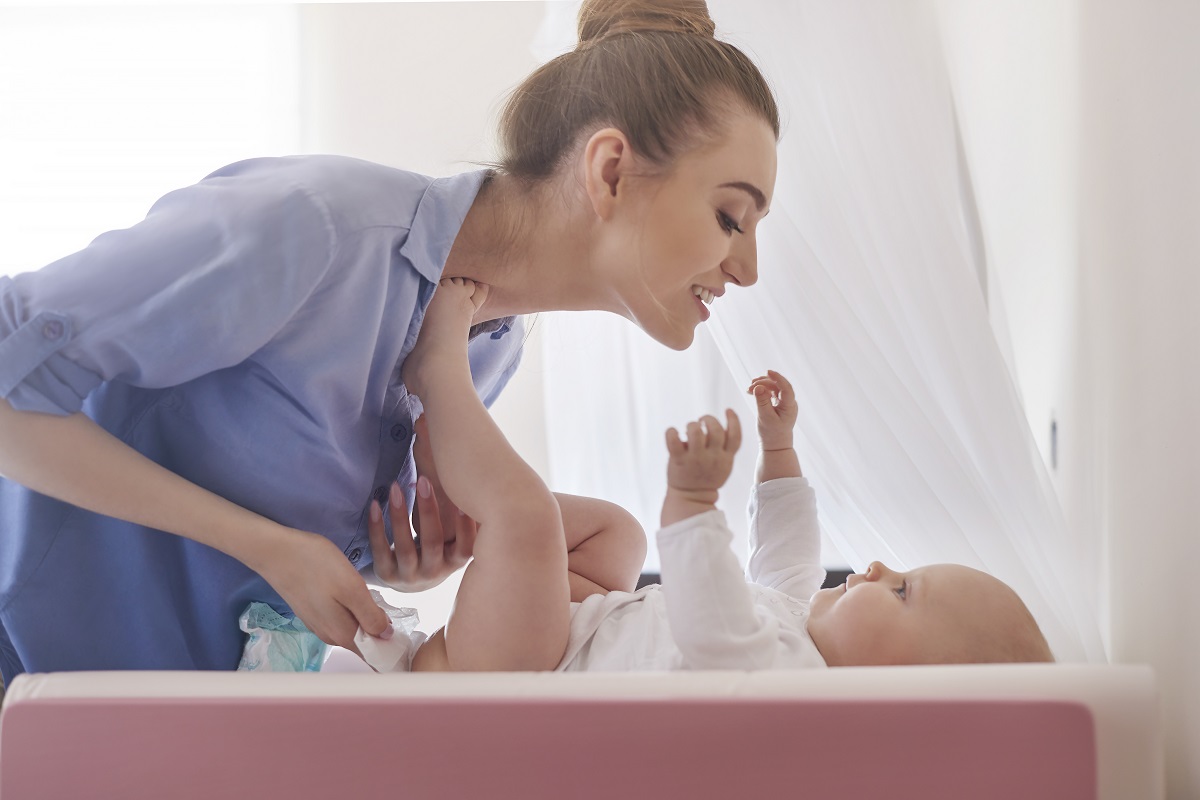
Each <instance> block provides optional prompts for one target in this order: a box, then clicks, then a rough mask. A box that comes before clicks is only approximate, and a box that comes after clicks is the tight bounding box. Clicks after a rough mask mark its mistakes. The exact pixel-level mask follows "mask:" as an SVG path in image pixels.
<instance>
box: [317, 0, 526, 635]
mask: <svg viewBox="0 0 1200 800" xmlns="http://www.w3.org/2000/svg"><path fill="white" fill-rule="evenodd" d="M544 13H545V4H544V3H543V2H540V0H512V1H511V2H454V3H436V2H434V3H416V2H410V3H363V4H349V3H346V4H342V3H337V4H327V5H302V6H300V30H301V63H302V65H303V67H302V71H303V73H302V74H303V81H302V87H301V108H302V119H303V121H304V124H303V139H302V140H303V142H304V149H305V150H306V151H307V152H321V153H339V154H342V155H350V156H355V157H358V158H365V159H368V160H371V161H377V162H380V163H383V164H391V165H392V166H396V167H401V168H403V169H410V170H414V171H417V172H423V173H425V174H427V175H438V176H440V175H451V174H454V173H457V172H462V171H464V170H467V169H473V168H474V166H475V165H474V163H473V162H479V161H486V160H488V159H492V158H494V157H495V153H494V152H493V141H494V137H493V132H494V130H495V118H496V116H497V114H498V112H499V109H500V106H501V101H502V99H503V96H504V95H505V93H506V92H508V91H509V90H510V89H511V88H513V87H514V86H515V85H517V84H518V83H519V82H520V81H521V80H522V79H523V78H524V77H525V76H526V75H527V74H529V72H531V71H532V70H533V68H534V67H535V66H536V65H537V64H536V61H535V60H534V57H533V55H532V54H531V52H530V44H531V43H532V42H533V40H534V37H535V35H536V33H537V31H538V27H539V25H540V23H541V21H542V17H543V15H544ZM541 352H542V347H541V340H540V338H539V326H538V325H537V324H536V322H535V324H534V325H533V328H532V333H531V334H530V336H529V339H528V341H527V342H526V347H525V355H524V358H523V361H522V365H521V368H520V369H519V370H518V371H517V373H516V375H515V377H514V378H513V380H512V382H511V383H509V386H508V388H507V389H506V390H505V391H504V393H503V394H502V395H501V397H500V399H499V400H498V401H497V402H496V404H495V405H494V406H493V407H492V415H493V417H494V418H495V419H496V421H497V423H498V424H499V425H500V427H501V428H502V429H503V430H504V432H505V434H506V435H507V436H508V438H509V440H510V441H511V442H512V444H513V446H514V448H515V449H516V450H517V452H518V453H520V454H521V456H522V457H523V458H524V459H525V460H526V461H528V462H529V464H530V465H531V466H532V467H533V468H534V469H535V470H537V472H538V474H539V475H541V476H542V477H543V478H546V477H547V475H548V468H547V456H546V437H545V431H544V428H543V426H542V419H543V416H544V414H543V411H542V408H543V403H542V387H541V378H540V376H541ZM459 578H461V573H460V574H459V575H457V576H455V577H454V578H452V579H450V580H447V581H445V582H444V583H443V584H442V585H441V586H438V587H437V588H435V589H432V590H430V591H428V592H423V593H419V594H409V595H400V594H395V593H388V599H389V601H390V602H392V603H393V604H394V605H406V606H412V607H415V608H417V609H418V610H419V611H420V613H421V620H422V626H421V627H422V629H423V630H427V631H432V630H434V629H435V628H436V627H437V626H439V625H441V624H442V622H444V620H445V618H446V616H447V615H448V614H449V610H450V607H451V605H452V603H453V600H454V594H455V592H456V591H457V589H458V579H459Z"/></svg>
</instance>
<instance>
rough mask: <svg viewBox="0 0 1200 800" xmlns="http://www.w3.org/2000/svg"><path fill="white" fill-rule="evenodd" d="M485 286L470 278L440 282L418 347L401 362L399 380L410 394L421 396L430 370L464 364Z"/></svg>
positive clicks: (482, 301) (484, 298)
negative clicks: (468, 339) (473, 321)
mask: <svg viewBox="0 0 1200 800" xmlns="http://www.w3.org/2000/svg"><path fill="white" fill-rule="evenodd" d="M487 295H488V287H487V284H483V283H476V282H475V281H473V280H470V279H469V278H443V279H442V280H440V281H438V288H437V291H435V292H434V293H433V299H432V300H430V301H429V306H428V308H426V309H425V319H424V320H423V321H422V322H421V332H420V333H419V334H417V343H416V344H415V345H413V349H412V351H411V352H410V353H409V354H408V356H407V357H406V358H405V359H404V366H403V367H402V368H401V370H400V377H401V379H402V380H403V381H404V384H405V386H407V387H408V390H409V391H410V392H412V393H413V394H416V395H418V396H419V395H420V394H421V393H422V391H421V390H422V388H424V384H425V382H426V381H427V380H428V372H429V368H430V367H432V366H440V365H447V366H449V365H456V364H459V363H460V362H461V364H467V363H468V361H467V336H468V334H469V333H470V331H471V322H472V320H473V319H474V317H475V312H476V311H478V310H479V308H480V307H481V306H482V305H483V303H484V301H485V300H487Z"/></svg>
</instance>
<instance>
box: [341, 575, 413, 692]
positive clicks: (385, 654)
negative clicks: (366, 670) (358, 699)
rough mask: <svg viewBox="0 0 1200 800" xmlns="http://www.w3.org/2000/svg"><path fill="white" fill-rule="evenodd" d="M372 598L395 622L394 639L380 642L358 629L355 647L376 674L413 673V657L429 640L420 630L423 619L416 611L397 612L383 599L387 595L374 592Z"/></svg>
mask: <svg viewBox="0 0 1200 800" xmlns="http://www.w3.org/2000/svg"><path fill="white" fill-rule="evenodd" d="M371 598H372V599H373V600H374V601H375V604H376V605H377V606H379V607H380V608H382V609H383V610H384V612H385V613H386V614H387V615H388V619H390V620H391V621H392V638H390V639H376V638H375V637H374V636H370V635H368V634H367V633H365V632H364V631H363V629H362V628H359V629H358V633H356V634H355V635H354V644H355V645H357V646H358V651H359V652H360V653H362V657H363V660H364V661H366V662H367V663H368V664H369V665H370V666H371V669H373V670H375V671H376V672H409V671H411V670H412V660H413V656H414V655H415V654H416V652H417V648H419V647H420V646H421V645H422V644H424V643H425V640H426V639H427V638H428V637H427V636H426V635H425V634H424V633H422V632H421V631H419V630H417V625H419V624H421V618H420V617H419V616H418V615H417V610H416V609H415V608H396V607H395V606H392V605H389V604H388V602H387V601H386V600H384V599H383V595H381V594H380V593H379V592H377V591H375V590H374V589H372V590H371Z"/></svg>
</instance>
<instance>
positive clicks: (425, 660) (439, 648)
mask: <svg viewBox="0 0 1200 800" xmlns="http://www.w3.org/2000/svg"><path fill="white" fill-rule="evenodd" d="M412 671H413V672H449V671H450V657H449V656H448V655H447V654H446V629H445V628H438V631H437V633H435V634H433V636H430V637H429V638H428V639H426V640H425V643H424V644H422V645H421V647H420V649H418V650H417V652H416V653H415V654H414V655H413V662H412Z"/></svg>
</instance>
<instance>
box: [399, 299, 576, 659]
mask: <svg viewBox="0 0 1200 800" xmlns="http://www.w3.org/2000/svg"><path fill="white" fill-rule="evenodd" d="M486 295H487V287H486V286H483V285H481V284H475V283H473V282H471V281H464V280H462V279H458V278H455V279H447V280H443V281H442V282H441V283H440V284H439V287H438V290H437V292H436V294H435V295H434V299H433V301H432V302H431V303H430V306H429V309H428V310H427V312H426V316H425V321H424V322H423V323H422V327H421V333H420V336H419V337H418V339H417V344H416V346H415V347H414V349H413V352H412V353H411V354H409V356H408V358H407V359H406V360H405V364H404V373H403V375H404V380H405V383H406V384H407V386H408V388H409V390H410V391H412V392H413V393H414V394H416V395H417V396H418V397H420V398H421V402H422V405H423V406H424V407H425V418H426V427H427V428H428V430H429V444H430V447H431V449H432V452H433V460H434V463H435V465H436V467H437V470H438V474H439V476H440V477H441V481H442V487H443V488H444V489H445V491H446V494H447V495H448V496H449V497H450V498H451V499H452V500H453V501H454V502H455V504H456V505H457V506H458V507H459V508H460V509H461V510H462V511H463V513H465V514H468V515H469V516H470V517H471V518H473V519H474V520H475V521H476V522H477V523H478V524H479V533H478V536H477V537H476V540H475V548H474V560H473V561H472V562H471V564H469V565H468V566H467V569H466V572H465V573H464V574H463V579H462V584H461V585H460V587H459V590H458V596H457V598H456V600H455V603H454V610H453V611H452V612H451V614H450V619H449V621H448V622H447V624H446V628H445V630H444V632H442V635H441V636H435V637H433V638H431V639H430V641H429V642H428V643H427V644H426V645H425V646H423V647H422V648H421V650H419V651H418V652H417V654H416V657H415V658H414V660H413V669H414V670H425V669H451V670H546V669H553V668H554V667H555V666H557V664H558V662H559V660H560V659H561V658H562V654H563V652H564V650H565V649H566V643H567V632H568V627H569V624H570V593H569V584H568V581H567V548H566V543H565V538H564V533H563V527H562V519H561V516H560V514H559V508H558V503H557V502H556V501H555V499H554V496H553V495H552V494H551V493H550V490H549V489H547V488H546V485H545V484H544V483H543V482H542V480H541V478H539V477H538V475H537V473H536V472H534V470H533V469H532V468H531V467H530V466H529V465H528V464H526V463H525V462H524V461H523V460H522V459H521V457H520V456H518V455H517V453H516V451H515V450H513V448H512V446H511V445H510V444H509V443H508V441H507V440H506V439H505V438H504V435H503V434H502V433H501V432H500V429H499V428H498V427H497V426H496V424H495V422H494V421H493V420H492V418H491V416H490V415H489V414H488V412H487V409H486V408H485V407H484V405H483V403H482V401H480V399H479V396H478V395H477V394H476V393H475V387H474V385H473V384H472V382H471V371H470V364H469V361H468V359H467V333H468V330H469V329H470V325H471V319H472V316H473V314H474V313H475V311H476V310H477V309H478V308H479V306H481V305H482V304H483V302H484V300H485V299H486ZM427 651H428V652H427Z"/></svg>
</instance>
